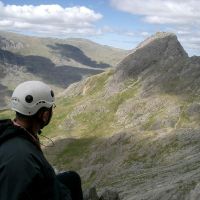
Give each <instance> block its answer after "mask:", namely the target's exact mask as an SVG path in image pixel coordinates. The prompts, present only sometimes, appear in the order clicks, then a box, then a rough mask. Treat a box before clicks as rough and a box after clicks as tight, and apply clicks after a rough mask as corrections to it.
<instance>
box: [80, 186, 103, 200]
mask: <svg viewBox="0 0 200 200" xmlns="http://www.w3.org/2000/svg"><path fill="white" fill-rule="evenodd" d="M83 199H84V200H99V197H98V195H97V191H96V188H95V187H92V188H90V189H88V190H86V191H85V192H84V193H83Z"/></svg>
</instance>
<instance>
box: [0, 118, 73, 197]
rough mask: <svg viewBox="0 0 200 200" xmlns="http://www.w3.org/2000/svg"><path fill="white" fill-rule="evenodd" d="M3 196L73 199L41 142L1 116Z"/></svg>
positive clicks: (0, 180) (0, 185) (0, 192)
mask: <svg viewBox="0 0 200 200" xmlns="http://www.w3.org/2000/svg"><path fill="white" fill-rule="evenodd" d="M0 200H71V198H70V194H69V190H68V188H67V187H65V186H64V185H62V184H61V183H60V182H59V181H58V180H57V178H56V175H55V172H54V170H53V168H52V167H51V166H50V164H49V163H48V162H47V160H46V159H45V157H44V155H43V153H42V151H41V149H40V147H39V145H38V144H37V142H35V140H33V138H32V137H31V136H30V135H29V134H28V133H27V132H26V131H25V130H24V129H22V128H20V127H17V126H15V125H14V124H13V123H12V121H11V120H0Z"/></svg>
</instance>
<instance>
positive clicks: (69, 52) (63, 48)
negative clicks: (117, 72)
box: [48, 43, 111, 68]
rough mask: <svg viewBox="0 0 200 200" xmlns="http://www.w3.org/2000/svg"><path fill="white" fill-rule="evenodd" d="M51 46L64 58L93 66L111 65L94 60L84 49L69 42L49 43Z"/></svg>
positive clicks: (105, 66)
mask: <svg viewBox="0 0 200 200" xmlns="http://www.w3.org/2000/svg"><path fill="white" fill-rule="evenodd" d="M48 47H49V48H51V49H53V50H54V51H55V52H56V53H59V54H60V55H61V56H62V57H63V58H64V59H66V60H69V59H72V60H75V61H76V62H78V63H81V64H83V65H86V66H89V67H93V68H108V67H111V66H110V65H109V64H106V63H102V62H100V63H97V62H96V61H94V60H91V58H89V57H88V56H86V55H85V54H84V52H83V51H81V50H80V49H79V48H77V47H75V46H72V45H69V44H58V43H57V44H55V46H54V45H48Z"/></svg>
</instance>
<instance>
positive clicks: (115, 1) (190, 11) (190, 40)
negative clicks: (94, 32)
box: [110, 0, 200, 55]
mask: <svg viewBox="0 0 200 200" xmlns="http://www.w3.org/2000/svg"><path fill="white" fill-rule="evenodd" d="M110 2H111V5H112V6H113V7H115V8H116V9H118V10H120V11H124V12H127V13H130V14H133V15H137V16H138V15H139V16H140V17H141V19H142V20H143V21H144V22H146V23H148V24H154V25H158V26H157V30H156V28H155V27H156V26H154V29H151V32H152V33H153V30H155V31H168V32H174V33H175V34H177V36H178V39H179V40H180V42H181V44H182V45H183V47H184V48H185V49H186V51H187V52H188V53H189V54H190V55H193V54H197V55H198V54H199V50H198V49H200V41H199V38H200V31H199V26H200V1H199V0H123V1H121V0H110ZM160 25H162V26H160ZM148 27H149V25H148V26H147V28H146V30H143V31H144V32H146V31H147V32H149V29H148ZM161 29H162V30H161ZM142 35H143V36H145V34H142ZM146 36H148V35H146Z"/></svg>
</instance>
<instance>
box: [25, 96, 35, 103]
mask: <svg viewBox="0 0 200 200" xmlns="http://www.w3.org/2000/svg"><path fill="white" fill-rule="evenodd" d="M25 101H26V102H27V103H31V102H32V101H33V96H31V95H27V96H26V97H25Z"/></svg>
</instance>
